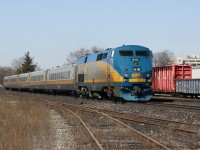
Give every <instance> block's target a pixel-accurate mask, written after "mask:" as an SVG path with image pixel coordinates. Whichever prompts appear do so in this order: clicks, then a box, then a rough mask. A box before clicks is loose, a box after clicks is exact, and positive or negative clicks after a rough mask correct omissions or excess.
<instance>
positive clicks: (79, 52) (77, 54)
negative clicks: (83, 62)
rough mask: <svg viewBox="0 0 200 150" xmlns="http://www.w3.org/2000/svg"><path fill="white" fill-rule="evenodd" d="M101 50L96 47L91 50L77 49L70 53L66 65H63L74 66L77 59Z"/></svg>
mask: <svg viewBox="0 0 200 150" xmlns="http://www.w3.org/2000/svg"><path fill="white" fill-rule="evenodd" d="M102 50H103V49H102V48H97V47H96V46H94V47H92V48H91V49H85V48H81V49H78V50H76V51H73V52H70V54H69V55H68V57H67V59H66V60H67V63H65V64H64V65H69V64H70V65H74V64H76V60H77V58H79V57H80V56H84V55H86V54H90V53H95V52H97V51H102Z"/></svg>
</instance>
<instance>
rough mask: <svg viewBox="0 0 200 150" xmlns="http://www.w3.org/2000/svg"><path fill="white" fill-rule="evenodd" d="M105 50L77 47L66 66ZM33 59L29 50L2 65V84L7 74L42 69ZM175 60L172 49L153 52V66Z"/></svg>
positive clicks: (0, 82)
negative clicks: (7, 65)
mask: <svg viewBox="0 0 200 150" xmlns="http://www.w3.org/2000/svg"><path fill="white" fill-rule="evenodd" d="M103 50H104V49H103V48H98V47H96V46H95V47H92V48H91V49H86V48H80V49H77V50H75V51H73V52H70V53H69V55H68V56H67V59H66V63H65V64H64V66H65V65H74V64H76V60H77V58H78V57H80V56H83V55H86V54H90V53H95V52H97V51H103ZM33 59H34V57H31V56H30V53H29V51H27V52H26V53H25V54H24V56H23V57H21V58H19V59H14V60H13V62H12V67H1V66H0V84H2V82H3V78H4V77H5V76H9V75H14V74H21V73H27V72H33V71H36V70H40V68H39V66H38V64H37V63H34V60H33ZM173 61H174V53H173V52H172V51H170V50H164V51H161V52H154V53H153V66H164V65H168V64H172V63H173Z"/></svg>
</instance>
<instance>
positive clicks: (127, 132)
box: [43, 102, 169, 149]
mask: <svg viewBox="0 0 200 150" xmlns="http://www.w3.org/2000/svg"><path fill="white" fill-rule="evenodd" d="M43 103H44V104H47V105H50V106H53V107H57V108H59V109H64V110H67V111H68V112H70V113H71V114H73V115H74V116H76V117H77V118H78V119H79V120H80V122H81V124H83V125H84V127H85V128H86V130H87V131H88V132H89V134H90V136H91V138H92V139H93V141H94V142H95V143H96V147H98V149H110V148H112V149H113V148H114V149H121V148H120V145H119V144H120V143H121V142H122V143H121V146H124V147H126V146H128V147H127V148H125V149H141V148H144V149H169V148H167V147H166V146H164V145H163V144H161V143H159V142H158V141H156V140H154V139H152V138H150V137H148V136H146V135H145V134H143V133H141V132H139V131H137V130H135V129H133V128H132V127H130V126H129V125H127V124H125V123H123V122H121V121H120V120H118V119H116V118H114V117H112V116H110V115H107V114H105V113H103V112H100V111H98V110H95V109H92V108H89V107H78V106H77V105H68V104H63V103H58V102H56V103H55V102H43ZM116 139H119V140H116ZM126 139H127V140H126ZM120 141H121V142H120ZM124 147H123V149H124Z"/></svg>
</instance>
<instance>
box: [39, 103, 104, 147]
mask: <svg viewBox="0 0 200 150" xmlns="http://www.w3.org/2000/svg"><path fill="white" fill-rule="evenodd" d="M42 103H43V104H46V105H49V106H53V107H57V108H61V109H64V110H67V111H69V112H70V113H71V114H73V115H74V116H76V118H78V120H79V121H80V122H81V123H82V124H83V126H84V127H85V129H86V130H87V131H88V132H89V134H90V136H91V137H92V139H93V140H94V142H95V143H96V145H97V147H98V148H99V149H100V150H104V148H103V147H102V146H101V144H100V143H99V141H98V140H97V139H96V137H95V136H94V134H93V133H92V132H91V131H90V129H89V128H88V126H87V125H86V124H85V122H84V121H83V120H82V119H81V118H80V117H79V116H78V115H77V114H76V113H74V112H73V111H71V110H70V109H68V108H66V107H63V106H59V105H55V103H51V104H50V103H49V102H48V103H44V102H42Z"/></svg>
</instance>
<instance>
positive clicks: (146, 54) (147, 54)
mask: <svg viewBox="0 0 200 150" xmlns="http://www.w3.org/2000/svg"><path fill="white" fill-rule="evenodd" d="M136 56H149V52H148V51H136Z"/></svg>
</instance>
